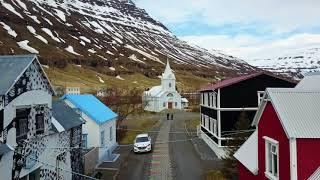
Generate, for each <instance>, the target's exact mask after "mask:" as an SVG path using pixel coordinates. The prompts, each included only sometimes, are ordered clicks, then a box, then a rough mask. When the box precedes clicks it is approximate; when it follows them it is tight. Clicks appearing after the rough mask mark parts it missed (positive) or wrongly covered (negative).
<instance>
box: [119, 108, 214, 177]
mask: <svg viewBox="0 0 320 180" xmlns="http://www.w3.org/2000/svg"><path fill="white" fill-rule="evenodd" d="M163 116H164V117H163V118H160V120H159V121H161V123H159V126H158V127H156V129H155V130H159V131H160V133H153V134H152V136H153V137H152V138H153V140H154V142H156V144H155V145H154V151H153V152H152V153H149V154H134V153H132V152H131V153H129V154H128V153H127V155H126V160H125V161H124V162H123V163H122V165H121V168H120V171H119V176H118V179H119V180H158V179H159V180H162V179H164V180H170V179H175V180H176V179H177V180H197V179H202V175H203V173H204V172H205V171H206V170H208V169H213V168H216V167H217V166H218V165H219V161H218V159H217V157H216V156H215V155H214V153H213V152H212V151H211V150H210V148H209V147H207V145H206V144H204V142H203V141H202V140H201V139H198V138H197V137H196V136H191V137H190V136H189V135H187V134H186V133H174V132H185V122H186V121H188V120H193V119H195V118H198V116H199V115H198V114H195V113H186V112H181V111H178V112H174V120H173V121H167V120H164V119H166V117H165V116H166V114H163ZM191 138H195V139H194V140H193V141H191V140H190V141H188V140H187V139H191ZM166 141H169V142H168V143H159V142H166ZM123 155H124V154H123Z"/></svg>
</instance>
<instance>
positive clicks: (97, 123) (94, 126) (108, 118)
mask: <svg viewBox="0 0 320 180" xmlns="http://www.w3.org/2000/svg"><path fill="white" fill-rule="evenodd" d="M61 99H62V100H64V101H65V102H66V104H68V106H70V107H71V108H74V109H75V110H76V111H77V112H78V113H79V114H80V115H81V117H82V119H83V120H85V124H84V125H82V142H83V143H82V146H83V147H84V148H86V149H90V148H99V163H102V162H106V161H114V160H115V159H117V158H118V156H114V155H112V151H113V150H114V149H115V148H116V147H117V145H118V144H117V140H116V121H117V117H118V115H117V114H116V113H114V112H113V111H112V110H111V109H109V108H108V107H107V106H105V105H104V104H103V103H102V102H101V101H99V100H98V99H97V98H96V97H95V96H93V95H91V94H82V95H75V94H66V95H64V96H63V97H62V98H61Z"/></svg>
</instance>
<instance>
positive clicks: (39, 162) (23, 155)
mask: <svg viewBox="0 0 320 180" xmlns="http://www.w3.org/2000/svg"><path fill="white" fill-rule="evenodd" d="M17 154H20V155H22V156H24V157H25V158H29V159H32V160H34V161H37V162H39V163H41V164H44V165H47V166H50V167H53V168H57V169H59V170H62V171H65V172H69V173H72V174H75V175H78V176H82V177H85V178H89V179H94V180H99V179H96V178H94V177H90V176H87V175H84V174H80V173H77V172H74V171H69V170H66V169H62V168H60V167H58V166H55V165H52V164H48V163H45V162H43V161H39V160H38V159H36V158H32V157H27V156H26V155H24V154H21V153H18V152H17Z"/></svg>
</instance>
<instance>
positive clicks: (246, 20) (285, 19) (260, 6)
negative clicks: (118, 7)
mask: <svg viewBox="0 0 320 180" xmlns="http://www.w3.org/2000/svg"><path fill="white" fill-rule="evenodd" d="M136 3H137V5H138V6H139V7H142V8H145V9H147V11H148V12H149V13H150V14H151V15H152V16H153V17H155V18H156V19H159V20H160V21H163V22H165V23H166V24H181V23H186V22H190V21H194V20H195V19H196V20H197V21H199V22H201V23H205V24H210V25H213V26H217V25H218V26H220V25H224V24H237V25H238V26H239V27H245V26H250V25H251V24H256V23H259V24H260V23H263V24H264V25H265V26H264V29H261V30H263V31H266V30H271V31H272V32H273V33H284V32H291V31H295V30H297V29H302V28H305V27H306V26H308V27H313V26H317V25H318V22H319V20H318V19H319V18H318V17H320V11H319V7H320V1H318V0H280V1H279V0H241V1H240V0H238V1H235V0H161V1H152V0H136Z"/></svg>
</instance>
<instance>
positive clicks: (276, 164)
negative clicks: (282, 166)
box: [273, 155, 278, 177]
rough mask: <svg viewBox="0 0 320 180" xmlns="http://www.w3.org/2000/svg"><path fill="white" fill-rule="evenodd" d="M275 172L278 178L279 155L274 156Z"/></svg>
mask: <svg viewBox="0 0 320 180" xmlns="http://www.w3.org/2000/svg"><path fill="white" fill-rule="evenodd" d="M273 163H274V165H273V168H274V169H273V172H274V174H273V175H274V176H276V177H278V157H277V155H273Z"/></svg>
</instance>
